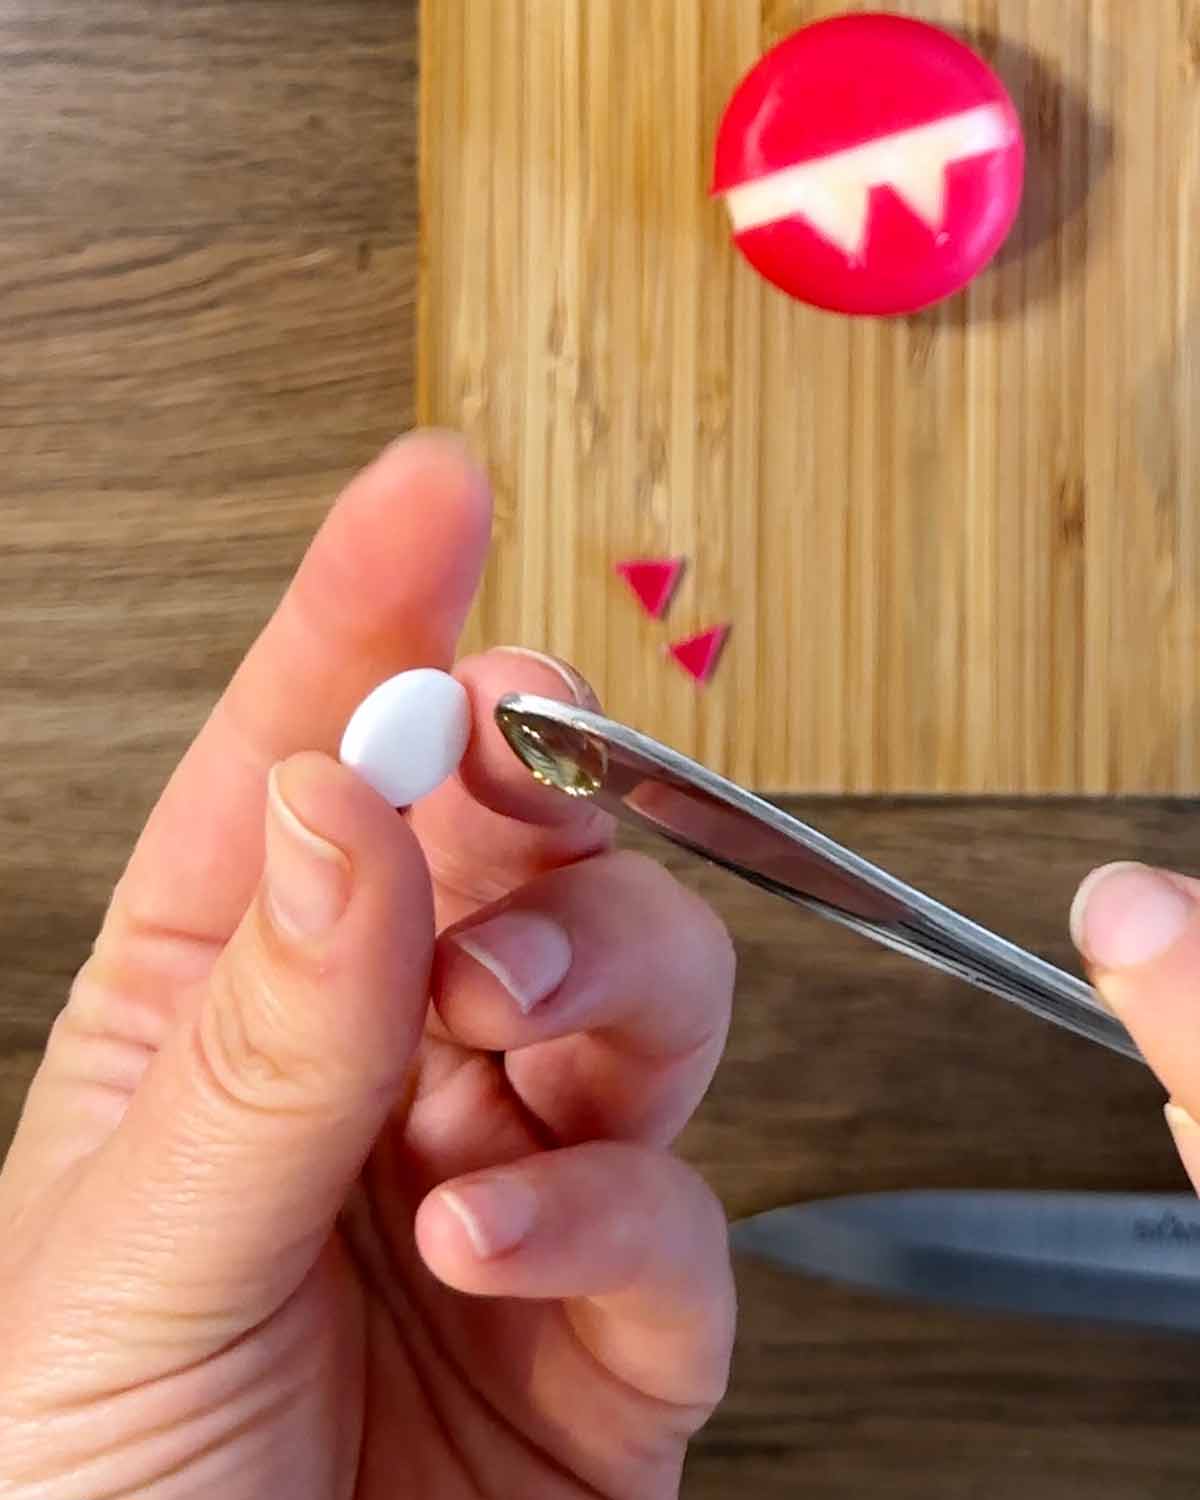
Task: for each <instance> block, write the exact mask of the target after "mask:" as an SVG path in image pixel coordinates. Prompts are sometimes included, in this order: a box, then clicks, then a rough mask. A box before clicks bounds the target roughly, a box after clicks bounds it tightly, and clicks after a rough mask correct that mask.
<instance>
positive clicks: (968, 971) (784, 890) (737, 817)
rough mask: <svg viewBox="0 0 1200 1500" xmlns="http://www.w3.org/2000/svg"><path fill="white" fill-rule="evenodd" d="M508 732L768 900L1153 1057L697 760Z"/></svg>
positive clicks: (652, 744)
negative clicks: (767, 895)
mask: <svg viewBox="0 0 1200 1500" xmlns="http://www.w3.org/2000/svg"><path fill="white" fill-rule="evenodd" d="M496 721H497V723H498V724H499V726H500V728H501V730H502V732H503V733H504V735H505V738H506V739H507V741H508V743H509V745H510V746H511V747H512V749H513V752H514V753H515V754H516V755H517V757H518V758H519V759H520V760H521V761H522V762H523V764H524V765H525V766H527V767H528V769H529V770H530V772H531V773H532V774H533V775H534V776H536V777H537V779H538V780H539V781H542V782H544V783H546V784H547V785H549V786H553V787H555V788H557V789H558V790H559V791H562V792H563V793H564V794H566V795H569V796H574V797H587V798H590V799H591V800H592V801H594V802H596V803H597V804H598V805H599V806H601V807H604V808H605V809H607V810H608V811H609V812H611V813H612V814H613V815H614V816H616V817H617V818H619V819H621V820H622V821H623V822H625V823H629V824H632V825H634V826H636V827H638V828H641V829H648V830H650V831H651V832H653V833H655V834H657V835H658V836H660V837H662V838H665V839H668V840H669V841H670V842H672V843H673V844H676V845H679V846H680V847H682V848H684V849H688V850H691V851H692V852H693V853H695V854H698V855H700V856H702V857H703V858H704V859H707V860H710V861H711V862H712V863H714V864H717V865H720V866H722V867H723V868H725V869H727V870H731V871H732V872H733V873H735V874H736V875H739V876H741V877H742V879H744V880H748V881H750V882H752V883H753V884H755V885H757V886H760V887H762V888H763V889H764V890H768V891H771V892H773V893H774V894H775V895H777V896H782V897H784V898H785V899H787V900H789V901H794V902H796V903H797V904H798V905H801V906H804V907H807V908H808V909H809V910H810V911H814V912H816V913H818V914H819V915H820V916H823V917H826V918H828V919H829V920H830V921H834V922H838V923H840V924H841V925H843V926H845V927H849V928H851V929H853V930H854V931H856V932H859V933H862V934H863V935H864V936H866V937H869V938H873V939H874V940H875V941H876V942H879V943H883V944H885V945H886V946H887V947H889V948H894V949H897V950H898V951H900V952H902V953H906V954H908V955H909V956H910V957H912V958H915V959H918V960H920V961H921V962H923V963H927V964H930V965H932V966H933V967H934V968H937V969H941V970H944V971H945V972H947V973H950V974H954V975H957V976H958V977H959V978H960V979H964V980H966V981H967V982H968V983H970V984H973V985H975V986H977V987H978V988H980V989H983V990H987V991H988V992H989V993H991V994H994V995H998V996H1000V997H1001V998H1002V999H1004V1000H1008V1001H1011V1002H1012V1003H1013V1004H1015V1005H1020V1006H1022V1007H1023V1008H1024V1009H1026V1010H1028V1011H1031V1012H1032V1013H1033V1014H1034V1015H1037V1016H1040V1017H1042V1019H1043V1020H1047V1021H1051V1022H1053V1023H1054V1024H1055V1025H1057V1026H1062V1027H1065V1028H1067V1029H1068V1030H1070V1031H1074V1032H1076V1033H1077V1034H1078V1035H1080V1036H1083V1037H1086V1038H1087V1039H1088V1040H1089V1041H1093V1042H1096V1043H1098V1044H1099V1045H1100V1046H1103V1047H1108V1048H1111V1049H1112V1050H1113V1051H1115V1052H1120V1053H1122V1054H1124V1055H1125V1056H1127V1057H1131V1058H1138V1059H1139V1060H1140V1054H1139V1053H1138V1050H1137V1048H1136V1047H1135V1045H1134V1043H1133V1041H1132V1040H1131V1038H1130V1036H1129V1034H1128V1032H1127V1031H1126V1030H1125V1028H1124V1027H1123V1026H1122V1025H1121V1024H1120V1022H1119V1021H1117V1020H1116V1018H1115V1017H1114V1016H1113V1015H1112V1014H1111V1013H1110V1012H1109V1011H1108V1010H1107V1009H1106V1008H1105V1007H1104V1004H1103V1002H1102V1001H1101V1000H1100V998H1099V996H1098V995H1097V994H1096V992H1095V991H1094V990H1093V989H1092V988H1091V986H1090V985H1087V984H1085V983H1084V982H1083V981H1082V980H1081V979H1077V978H1076V977H1075V976H1074V975H1072V974H1068V973H1066V971H1065V970H1063V969H1059V968H1056V967H1055V966H1054V965H1053V964H1050V963H1047V962H1046V961H1045V960H1044V959H1040V958H1038V957H1037V956H1036V955H1035V954H1033V953H1030V952H1029V951H1028V950H1026V949H1024V948H1021V947H1018V946H1017V945H1016V944H1014V943H1010V942H1008V941H1006V940H1005V939H1004V938H1001V937H998V936H997V935H996V934H995V933H993V932H989V931H988V930H987V929H986V928H983V927H980V926H979V925H978V924H977V923H975V922H972V921H970V920H968V918H966V917H963V916H960V915H959V914H958V913H957V912H955V911H952V910H951V909H950V908H949V907H946V906H943V905H942V904H941V903H940V902H938V901H935V900H933V899H932V897H929V896H926V895H924V894H923V893H922V892H920V891H918V890H915V889H914V888H913V887H911V886H908V885H905V884H904V882H903V881H900V880H897V879H896V878H895V877H894V876H892V875H889V874H888V873H887V872H886V871H885V870H881V869H879V868H878V867H877V866H875V865H873V864H871V863H869V862H868V861H867V860H865V859H863V858H861V857H860V856H859V855H857V854H855V853H853V852H852V851H851V850H849V849H845V848H843V847H842V846H841V845H839V844H836V843H834V842H833V840H832V839H828V838H826V837H825V836H824V835H823V834H821V833H819V832H818V831H817V830H816V829H815V828H811V827H809V825H808V824H806V823H802V822H801V821H800V820H799V819H798V818H793V817H791V816H790V815H789V814H788V813H785V812H784V811H782V809H780V808H778V807H775V806H774V805H773V804H772V803H770V802H767V801H765V800H764V799H763V798H761V797H756V796H755V795H754V794H753V793H751V792H748V791H746V790H745V789H744V788H742V787H740V786H738V785H736V783H734V782H731V781H727V780H725V779H724V778H723V777H720V776H717V775H715V774H714V773H713V772H712V771H709V770H708V769H706V768H705V767H704V766H701V765H699V764H697V763H696V762H695V761H691V760H689V759H687V757H686V756H682V755H679V754H678V753H677V752H675V751H674V750H671V749H668V747H667V746H665V745H660V744H659V743H658V742H657V741H655V740H653V739H650V738H649V737H648V736H646V735H642V734H639V733H638V732H637V731H636V730H633V729H629V728H628V727H627V726H625V725H623V724H618V723H616V722H614V721H613V720H611V719H606V718H604V717H603V715H601V714H597V713H592V712H590V711H589V710H586V709H580V708H574V707H572V706H571V705H570V704H565V703H559V702H556V701H554V700H553V699H548V698H535V697H531V696H527V695H516V696H511V697H508V698H505V699H504V700H502V702H501V703H500V705H499V706H498V708H497V710H496Z"/></svg>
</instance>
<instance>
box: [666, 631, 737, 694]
mask: <svg viewBox="0 0 1200 1500" xmlns="http://www.w3.org/2000/svg"><path fill="white" fill-rule="evenodd" d="M729 629H730V627H729V626H728V625H714V626H713V627H712V629H711V630H702V631H701V632H700V634H699V635H693V636H689V637H688V639H687V640H686V641H674V642H673V643H672V644H671V645H670V646H668V647H667V650H668V651H669V652H670V653H671V655H672V656H673V657H674V658H675V660H676V661H677V662H678V663H679V665H680V666H681V667H682V668H683V670H684V671H685V672H686V673H687V674H688V676H689V677H694V678H695V679H696V681H697V682H708V680H709V679H710V678H711V677H712V674H713V673H714V672H715V671H716V667H717V662H718V661H719V660H720V657H721V652H722V651H723V650H724V649H725V642H726V641H727V640H728V639H729Z"/></svg>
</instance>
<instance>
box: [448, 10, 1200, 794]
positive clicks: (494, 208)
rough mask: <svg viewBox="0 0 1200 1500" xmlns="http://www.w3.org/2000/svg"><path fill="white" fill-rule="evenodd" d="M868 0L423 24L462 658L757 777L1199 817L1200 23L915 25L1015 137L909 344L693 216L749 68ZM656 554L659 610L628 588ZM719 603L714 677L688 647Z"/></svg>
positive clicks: (952, 15) (1170, 18)
mask: <svg viewBox="0 0 1200 1500" xmlns="http://www.w3.org/2000/svg"><path fill="white" fill-rule="evenodd" d="M846 8H855V7H853V6H851V7H846V6H845V5H841V6H836V7H835V6H833V5H828V4H820V3H811V0H810V3H790V4H789V3H781V0H777V3H770V0H426V3H425V6H424V33H423V66H424V79H423V94H424V108H423V194H424V256H423V289H422V323H421V327H422V332H421V405H422V414H423V416H424V417H425V418H426V419H427V420H433V421H437V422H441V423H446V424H450V425H453V426H456V427H461V428H463V429H465V431H466V432H467V434H468V435H469V437H470V438H471V439H472V441H473V442H474V444H475V445H476V446H477V448H478V449H479V450H480V452H481V453H482V454H483V455H484V456H485V457H486V459H487V461H488V463H489V464H490V466H491V469H492V472H493V474H494V476H495V480H496V485H497V492H498V509H499V515H498V522H497V546H496V553H495V557H494V562H493V565H492V568H491V572H490V574H489V577H488V580H487V584H486V587H485V591H484V594H483V598H482V600H481V604H480V607H479V610H478V614H477V618H476V621H475V624H474V627H473V630H474V635H475V639H476V641H478V642H482V641H487V642H500V641H520V642H523V643H525V644H528V645H532V646H539V647H543V648H546V649H549V650H551V651H554V652H557V653H558V654H560V655H563V656H565V657H568V658H570V659H572V660H573V661H575V662H576V663H578V665H579V666H580V667H581V668H582V669H583V670H584V671H585V672H586V673H587V674H588V675H589V676H590V677H591V678H592V680H593V681H594V682H595V683H596V685H597V687H598V688H599V689H600V691H601V692H602V694H603V697H604V699H605V702H606V705H607V707H608V708H609V710H610V711H611V712H612V713H614V714H615V715H617V716H618V717H621V718H623V719H625V720H627V721H628V722H630V723H633V724H635V725H637V726H638V727H641V728H644V729H647V730H649V731H650V732H652V733H654V734H656V735H658V736H659V737H661V738H663V739H666V740H667V741H669V742H670V743H672V744H674V745H676V746H677V747H679V748H680V749H682V750H684V751H686V752H688V753H691V754H693V755H696V756H698V757H699V758H701V759H703V760H705V761H706V762H708V763H709V764H711V765H712V766H714V767H715V768H717V769H719V770H721V771H723V772H725V773H727V774H729V775H733V776H735V777H737V778H739V779H741V780H743V781H746V782H749V783H751V784H754V785H756V786H758V787H761V788H764V789H766V790H770V791H775V790H794V791H795V790H818V791H820V790H827V791H880V792H883V791H939V792H950V791H954V792H959V791H964V792H1019V793H1050V792H1057V791H1082V792H1089V793H1091V792H1095V793H1100V792H1151V791H1155V792H1177V793H1194V792H1196V791H1197V790H1200V742H1198V738H1197V707H1198V695H1197V666H1196V663H1197V656H1198V651H1197V645H1198V621H1200V613H1198V612H1200V550H1198V549H1200V524H1198V521H1197V506H1198V504H1200V485H1198V481H1200V423H1198V421H1197V420H1195V419H1196V418H1200V413H1197V396H1198V395H1200V272H1198V269H1197V251H1196V243H1195V235H1194V228H1193V226H1194V224H1195V222H1196V216H1197V212H1198V210H1200V128H1198V127H1200V3H1198V0H921V3H911V4H901V5H895V6H893V7H892V8H893V9H897V10H902V11H904V12H905V13H908V14H914V15H920V16H922V17H924V18H925V19H928V20H931V21H935V22H938V23H941V24H943V25H947V26H950V27H952V28H957V29H959V30H961V31H962V32H963V34H964V35H966V36H967V37H968V39H970V40H971V41H972V42H973V43H974V44H975V45H976V46H977V47H979V49H980V50H981V51H983V52H984V54H985V55H986V56H988V58H989V59H990V60H991V61H992V62H993V64H994V65H995V66H996V68H997V69H998V71H999V72H1000V73H1001V75H1002V76H1003V77H1004V79H1005V81H1006V82H1007V83H1008V85H1009V87H1010V89H1011V90H1012V92H1013V94H1014V97H1015V99H1016V102H1017V105H1018V108H1019V110H1020V112H1021V115H1022V118H1023V119H1024V121H1025V126H1026V130H1027V134H1028V146H1029V158H1028V182H1027V188H1026V202H1025V208H1024V211H1023V217H1022V220H1021V223H1020V225H1019V226H1018V229H1017V230H1016V232H1015V234H1014V237H1013V239H1012V241H1011V242H1010V244H1009V246H1008V247H1007V248H1006V250H1005V252H1004V253H1003V254H1002V256H1001V258H1000V260H999V261H998V262H997V264H996V265H995V266H994V267H993V268H992V269H991V270H990V271H989V272H987V273H986V274H985V275H984V276H983V277H982V278H981V279H980V280H979V281H977V282H976V283H975V284H974V286H972V287H971V288H970V290H969V291H968V292H967V293H966V294H965V295H964V296H962V297H960V298H958V299H957V300H955V301H953V302H951V303H949V304H947V305H945V306H943V307H941V308H939V309H936V310H934V311H932V312H930V313H926V314H923V315H920V316H916V317H913V318H908V319H903V320H899V321H894V322H868V321H847V320H842V319H838V318H836V317H832V316H829V315H825V314H820V313H816V312H810V311H807V310H805V309H803V308H800V307H798V306H795V305H793V304H791V303H789V302H788V301H787V300H786V299H785V298H783V297H782V296H781V295H780V294H779V293H777V292H775V291H773V290H772V289H771V288H769V287H767V286H766V285H765V284H764V283H762V282H760V281H759V280H758V279H757V278H756V276H755V275H754V273H753V272H752V271H751V270H750V268H749V267H748V266H746V265H745V264H743V263H742V262H741V260H740V258H739V257H738V256H737V254H736V252H735V251H734V249H733V247H732V246H731V244H730V243H729V239H728V233H727V228H726V222H725V216H724V210H723V208H722V207H721V206H720V205H719V204H717V203H714V202H712V201H711V200H710V199H709V197H708V195H707V186H708V173H709V169H710V156H711V147H712V141H713V137H714V132H715V128H716V122H717V119H718V117H719V114H720V111H721V108H722V106H723V104H724V101H725V100H726V98H727V97H728V95H729V93H730V91H731V90H732V89H733V87H734V86H735V84H736V83H737V81H738V79H739V78H740V76H741V75H742V73H743V72H744V71H745V69H746V68H747V67H748V66H749V65H750V64H751V63H752V62H753V61H754V59H755V58H756V57H757V56H758V54H759V53H760V52H761V51H762V50H763V49H765V48H766V47H767V46H769V45H770V44H771V43H773V42H774V41H775V40H777V39H778V38H779V37H780V36H782V35H784V34H785V33H786V32H788V31H789V30H791V29H792V28H794V27H795V26H798V25H800V24H802V23H804V22H807V21H811V20H814V19H816V18H817V17H818V16H821V15H825V14H830V13H832V12H833V11H834V10H835V9H846ZM860 8H861V7H860ZM666 554H681V555H684V556H686V557H687V558H688V559H689V569H688V573H687V575H686V580H685V583H684V585H683V587H682V588H681V590H680V592H679V593H678V595H677V596H676V600H675V604H674V606H673V608H672V610H671V612H670V614H669V616H668V618H667V620H666V621H664V622H656V621H650V620H647V619H646V618H644V617H643V616H642V615H641V614H640V612H639V611H638V610H637V608H636V607H635V605H634V603H633V601H632V598H631V596H630V595H629V594H628V592H627V591H626V589H625V588H624V586H623V585H622V584H621V583H620V582H619V581H618V580H617V579H616V578H615V577H614V574H613V566H614V564H615V563H617V562H618V561H620V560H622V559H626V558H630V557H636V556H641V555H666ZM726 620H727V621H729V622H730V623H731V624H732V627H733V629H732V634H731V636H730V640H729V646H728V649H727V651H726V654H725V656H724V658H723V660H722V662H721V664H720V666H719V668H718V670H717V673H716V675H715V677H714V679H713V681H712V683H711V685H710V686H709V687H708V688H706V689H698V688H697V687H696V686H695V684H693V683H692V682H691V681H690V680H689V679H688V678H687V677H686V676H685V675H684V674H683V673H682V672H681V671H680V670H679V669H678V668H677V667H676V666H675V665H674V663H672V662H671V661H670V660H669V659H667V658H666V657H665V656H664V647H665V646H666V644H667V642H668V641H670V640H672V639H677V638H679V637H681V636H685V635H687V634H688V633H689V632H691V631H693V630H698V629H700V628H702V627H704V626H706V625H708V624H712V623H717V622H720V621H726Z"/></svg>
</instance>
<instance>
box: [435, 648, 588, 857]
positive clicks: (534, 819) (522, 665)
mask: <svg viewBox="0 0 1200 1500" xmlns="http://www.w3.org/2000/svg"><path fill="white" fill-rule="evenodd" d="M455 675H456V676H457V677H458V679H459V681H460V682H461V683H462V685H463V687H464V688H465V689H466V690H467V694H468V697H469V698H470V701H471V716H472V724H473V732H472V735H471V741H470V743H469V744H468V746H467V753H466V755H465V756H464V757H463V761H462V765H461V766H460V768H459V777H460V779H461V781H462V783H463V785H464V786H465V787H466V789H467V791H468V792H469V793H470V795H471V796H472V797H474V798H475V799H476V800H477V801H478V802H481V803H482V804H483V805H484V806H485V807H488V808H490V809H491V810H492V811H493V812H497V813H500V814H501V815H502V816H504V817H508V818H515V819H517V820H518V821H520V822H523V823H533V824H537V825H540V826H543V827H548V828H561V827H572V828H580V829H587V828H588V827H589V826H594V828H595V829H596V831H597V835H598V837H601V838H602V837H603V836H604V835H605V834H606V833H607V831H608V829H609V826H610V825H609V821H608V818H607V816H606V815H605V814H603V813H601V812H600V811H599V810H598V809H597V808H595V807H592V806H590V805H589V804H588V803H587V802H580V801H574V802H573V801H571V800H570V799H568V798H566V797H564V796H563V795H562V794H561V793H559V792H556V791H554V790H552V789H551V788H550V787H545V786H542V785H540V784H539V783H538V782H536V781H535V780H534V779H533V777H532V776H531V775H530V774H529V771H528V770H527V769H526V767H524V766H523V765H522V764H521V763H520V762H519V761H518V760H517V758H516V756H515V755H514V754H513V752H512V750H511V749H510V747H509V745H508V742H507V741H506V740H505V738H504V735H503V734H502V733H501V731H500V728H499V726H498V725H497V723H496V705H497V704H498V703H499V702H500V700H501V699H502V698H503V697H505V696H506V695H507V694H509V693H528V694H531V695H534V696H537V697H541V698H550V699H553V700H555V701H557V702H561V703H572V704H574V705H576V706H577V707H586V708H596V707H598V700H597V698H596V695H595V693H594V692H593V691H592V688H591V687H590V685H589V684H588V682H587V681H586V679H585V678H583V677H582V676H580V675H579V673H577V672H576V671H575V669H574V668H573V667H571V666H569V665H568V664H567V663H565V662H561V661H559V660H558V659H557V658H556V657H551V656H547V655H545V654H543V653H542V652H539V651H531V650H528V649H526V648H524V647H511V646H504V647H495V648H493V649H492V650H490V651H487V652H485V653H483V654H481V655H478V656H472V657H467V658H465V659H464V660H463V661H461V662H460V663H459V665H458V667H457V669H456V672H455Z"/></svg>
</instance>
